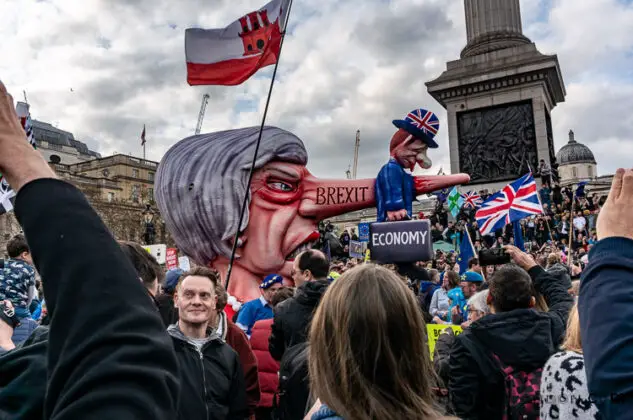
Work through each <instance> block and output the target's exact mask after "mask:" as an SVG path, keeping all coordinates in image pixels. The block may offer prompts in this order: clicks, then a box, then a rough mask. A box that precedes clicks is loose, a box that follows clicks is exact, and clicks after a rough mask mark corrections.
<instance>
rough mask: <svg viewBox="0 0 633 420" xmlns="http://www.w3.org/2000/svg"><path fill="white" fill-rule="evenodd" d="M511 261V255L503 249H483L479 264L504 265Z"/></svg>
mask: <svg viewBox="0 0 633 420" xmlns="http://www.w3.org/2000/svg"><path fill="white" fill-rule="evenodd" d="M510 261H511V258H510V255H509V254H508V253H507V252H506V250H505V249H503V248H495V249H482V250H481V251H479V264H480V265H482V266H487V265H503V264H507V263H509V262H510Z"/></svg>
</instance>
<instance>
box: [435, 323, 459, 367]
mask: <svg viewBox="0 0 633 420" xmlns="http://www.w3.org/2000/svg"><path fill="white" fill-rule="evenodd" d="M446 328H452V329H453V332H454V333H455V335H459V334H461V333H462V331H463V330H462V327H460V326H458V325H444V324H427V325H426V334H427V336H428V338H429V351H430V352H431V360H433V352H434V351H435V343H437V339H438V338H440V334H442V331H444V330H445V329H446Z"/></svg>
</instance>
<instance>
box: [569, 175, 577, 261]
mask: <svg viewBox="0 0 633 420" xmlns="http://www.w3.org/2000/svg"><path fill="white" fill-rule="evenodd" d="M571 193H572V196H571V209H570V211H571V213H570V214H569V242H568V243H567V246H568V247H569V252H567V264H568V265H569V267H571V265H572V264H571V255H572V253H573V249H572V247H571V241H572V239H573V233H574V223H573V220H574V203H575V201H576V193H574V188H573V184H572V189H571Z"/></svg>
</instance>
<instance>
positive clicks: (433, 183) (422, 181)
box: [413, 174, 470, 195]
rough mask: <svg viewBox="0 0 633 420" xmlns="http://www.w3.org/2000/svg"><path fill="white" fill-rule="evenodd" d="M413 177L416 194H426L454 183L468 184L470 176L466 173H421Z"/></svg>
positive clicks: (452, 185) (451, 185)
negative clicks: (428, 174) (427, 174)
mask: <svg viewBox="0 0 633 420" xmlns="http://www.w3.org/2000/svg"><path fill="white" fill-rule="evenodd" d="M413 179H414V185H415V194H416V195H422V194H428V193H431V192H433V191H439V190H442V189H444V188H449V187H454V186H455V185H462V184H468V183H469V182H470V176H469V175H467V174H457V175H430V176H425V175H422V176H416V177H413Z"/></svg>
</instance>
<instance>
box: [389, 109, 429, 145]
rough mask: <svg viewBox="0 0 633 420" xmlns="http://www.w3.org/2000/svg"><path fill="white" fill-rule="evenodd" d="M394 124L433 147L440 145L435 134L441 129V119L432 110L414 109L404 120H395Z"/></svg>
mask: <svg viewBox="0 0 633 420" xmlns="http://www.w3.org/2000/svg"><path fill="white" fill-rule="evenodd" d="M393 125H395V126H396V127H397V128H402V129H403V130H405V131H406V132H408V133H409V134H411V135H412V136H413V137H415V138H417V139H420V140H422V141H423V142H424V143H425V144H426V145H427V146H429V148H431V149H437V148H438V147H439V146H438V144H437V143H436V142H435V136H436V135H437V132H438V131H440V119H439V118H437V115H435V114H434V113H432V112H431V111H427V110H426V109H414V110H413V111H411V112H409V114H407V116H406V117H405V118H404V120H394V121H393Z"/></svg>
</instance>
